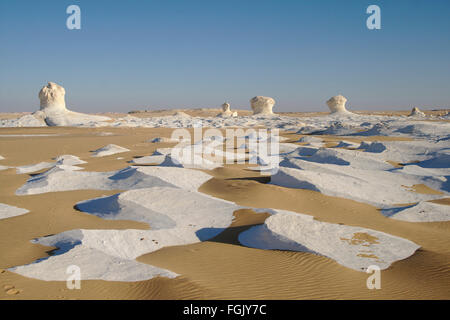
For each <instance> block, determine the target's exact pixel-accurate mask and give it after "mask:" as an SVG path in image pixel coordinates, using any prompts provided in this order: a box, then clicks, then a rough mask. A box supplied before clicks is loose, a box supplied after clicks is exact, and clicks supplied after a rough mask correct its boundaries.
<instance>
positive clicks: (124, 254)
mask: <svg viewBox="0 0 450 320" xmlns="http://www.w3.org/2000/svg"><path fill="white" fill-rule="evenodd" d="M183 170H186V169H183ZM77 208H78V209H79V210H81V211H83V212H86V213H89V214H93V215H96V216H99V217H100V218H103V219H113V220H124V219H125V220H134V221H140V222H144V223H148V224H149V225H150V228H151V229H150V230H134V229H128V230H83V229H81V230H80V229H78V230H71V231H66V232H63V233H59V234H56V235H52V236H49V237H43V238H39V239H37V240H34V241H33V242H34V243H39V244H42V245H46V246H54V247H57V248H58V249H57V250H56V251H55V252H54V255H52V256H51V257H49V258H47V259H42V260H37V261H35V262H34V263H31V264H28V265H25V266H18V267H14V268H11V269H9V270H10V271H12V272H15V273H18V274H21V275H24V276H27V277H31V278H36V279H41V280H47V281H49V280H56V281H65V280H66V279H67V273H66V271H67V266H69V265H72V264H74V263H75V264H76V265H77V266H79V267H80V268H81V270H82V273H81V276H82V280H87V279H102V280H112V281H139V280H147V279H151V278H153V277H156V276H163V277H168V278H174V277H176V276H177V274H176V273H174V272H171V271H169V270H166V269H162V268H158V267H155V266H152V265H148V264H144V263H140V262H137V261H136V260H135V259H136V258H137V257H139V256H141V255H143V254H146V253H150V252H154V251H157V250H159V249H161V248H164V247H168V246H176V245H186V244H191V243H196V242H200V241H205V240H208V239H211V238H213V237H214V236H216V235H217V234H219V233H221V232H222V231H223V230H224V229H225V228H227V227H229V226H230V224H231V223H232V221H233V212H234V211H236V210H238V209H240V208H241V207H240V206H238V205H235V204H234V203H232V202H229V201H225V200H221V199H217V198H213V197H210V196H207V195H204V194H201V193H198V192H196V191H189V190H182V189H179V188H173V187H153V188H148V189H140V190H132V191H125V192H122V193H119V194H117V195H113V196H108V197H103V198H96V199H91V200H88V201H84V202H81V203H78V204H77ZM94 261H95V262H94Z"/></svg>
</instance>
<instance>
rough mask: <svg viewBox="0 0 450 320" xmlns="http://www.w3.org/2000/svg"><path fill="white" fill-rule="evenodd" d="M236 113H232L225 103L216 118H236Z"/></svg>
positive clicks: (228, 105)
mask: <svg viewBox="0 0 450 320" xmlns="http://www.w3.org/2000/svg"><path fill="white" fill-rule="evenodd" d="M237 115H238V114H237V112H236V111H235V112H232V111H231V108H230V104H229V103H228V102H225V103H224V104H222V112H221V113H219V114H218V115H217V116H218V117H237Z"/></svg>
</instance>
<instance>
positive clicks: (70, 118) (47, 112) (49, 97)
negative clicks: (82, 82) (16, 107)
mask: <svg viewBox="0 0 450 320" xmlns="http://www.w3.org/2000/svg"><path fill="white" fill-rule="evenodd" d="M65 95H66V90H65V89H64V88H63V87H62V86H60V85H58V84H56V83H54V82H49V83H48V84H47V85H46V86H44V87H43V88H42V89H41V91H39V100H40V110H39V111H36V112H35V113H33V116H34V117H35V118H36V119H37V120H38V121H42V122H45V124H47V125H48V126H81V125H87V124H89V123H92V124H94V125H95V122H102V121H108V120H111V119H110V118H108V117H103V116H94V115H89V114H84V113H78V112H73V111H70V110H68V109H67V108H66V102H65Z"/></svg>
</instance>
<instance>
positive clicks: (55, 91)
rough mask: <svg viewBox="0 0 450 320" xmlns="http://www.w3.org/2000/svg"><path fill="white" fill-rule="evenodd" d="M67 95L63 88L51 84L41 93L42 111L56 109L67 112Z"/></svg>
mask: <svg viewBox="0 0 450 320" xmlns="http://www.w3.org/2000/svg"><path fill="white" fill-rule="evenodd" d="M65 95H66V90H64V88H63V87H61V86H60V85H58V84H56V83H54V82H49V83H48V84H47V85H46V86H44V87H43V88H42V89H41V91H39V100H40V101H41V105H40V109H41V110H45V109H47V108H55V109H60V110H67V109H66V101H65V100H64V96H65Z"/></svg>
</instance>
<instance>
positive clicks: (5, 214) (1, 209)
mask: <svg viewBox="0 0 450 320" xmlns="http://www.w3.org/2000/svg"><path fill="white" fill-rule="evenodd" d="M27 212H29V211H28V210H27V209H22V208H17V207H14V206H10V205H7V204H4V203H0V219H6V218H12V217H16V216H20V215H22V214H25V213H27Z"/></svg>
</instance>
